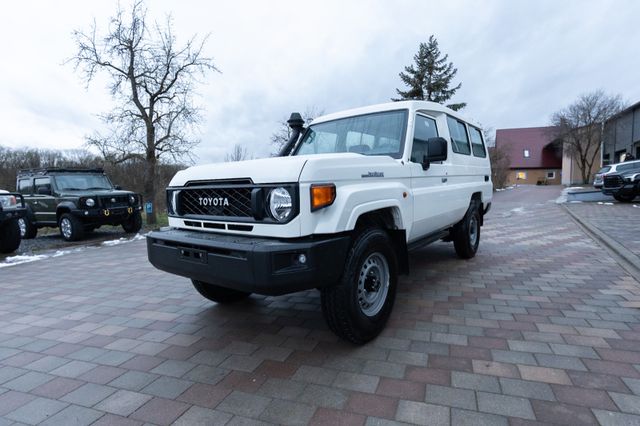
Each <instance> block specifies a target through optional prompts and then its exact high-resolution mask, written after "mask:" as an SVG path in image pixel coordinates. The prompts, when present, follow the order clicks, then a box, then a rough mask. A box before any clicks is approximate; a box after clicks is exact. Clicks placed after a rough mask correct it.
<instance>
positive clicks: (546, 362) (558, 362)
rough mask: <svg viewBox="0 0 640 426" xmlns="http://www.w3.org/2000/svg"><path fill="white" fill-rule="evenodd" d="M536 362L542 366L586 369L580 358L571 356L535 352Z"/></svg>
mask: <svg viewBox="0 0 640 426" xmlns="http://www.w3.org/2000/svg"><path fill="white" fill-rule="evenodd" d="M535 356H536V360H538V364H539V365H540V366H542V367H552V368H562V369H566V370H576V371H587V367H586V366H585V365H584V363H583V362H582V361H581V360H580V358H577V357H573V356H562V355H549V354H535Z"/></svg>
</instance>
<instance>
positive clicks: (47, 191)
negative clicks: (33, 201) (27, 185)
mask: <svg viewBox="0 0 640 426" xmlns="http://www.w3.org/2000/svg"><path fill="white" fill-rule="evenodd" d="M38 195H51V187H50V186H41V187H39V188H38Z"/></svg>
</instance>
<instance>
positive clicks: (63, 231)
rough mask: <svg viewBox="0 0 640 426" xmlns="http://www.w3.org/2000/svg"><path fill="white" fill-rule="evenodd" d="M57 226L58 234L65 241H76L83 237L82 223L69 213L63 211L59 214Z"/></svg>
mask: <svg viewBox="0 0 640 426" xmlns="http://www.w3.org/2000/svg"><path fill="white" fill-rule="evenodd" d="M67 226H69V228H67ZM58 227H59V228H60V235H61V236H62V238H64V239H65V240H66V241H78V240H81V239H82V238H83V237H84V224H83V223H82V222H81V221H80V219H78V218H77V217H75V216H74V215H72V214H70V213H64V214H63V215H62V216H60V220H59V221H58Z"/></svg>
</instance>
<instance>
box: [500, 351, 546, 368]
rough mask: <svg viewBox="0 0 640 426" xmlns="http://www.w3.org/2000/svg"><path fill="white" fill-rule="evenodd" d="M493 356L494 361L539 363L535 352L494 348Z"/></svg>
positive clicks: (525, 363) (526, 363)
mask: <svg viewBox="0 0 640 426" xmlns="http://www.w3.org/2000/svg"><path fill="white" fill-rule="evenodd" d="M491 356H492V357H493V360H494V361H498V362H508V363H511V364H524V365H537V363H536V359H535V358H534V357H533V354H530V353H527V352H519V351H505V350H502V349H492V350H491Z"/></svg>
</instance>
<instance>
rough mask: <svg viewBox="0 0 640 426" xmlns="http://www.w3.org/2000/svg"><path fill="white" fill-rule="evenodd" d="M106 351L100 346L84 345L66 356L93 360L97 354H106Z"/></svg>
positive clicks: (80, 359) (81, 359)
mask: <svg viewBox="0 0 640 426" xmlns="http://www.w3.org/2000/svg"><path fill="white" fill-rule="evenodd" d="M107 352H108V351H107V350H105V349H102V348H92V347H84V348H82V349H80V350H77V351H75V352H73V353H70V354H69V355H67V358H71V359H75V360H77V361H87V362H89V361H93V360H94V359H96V358H98V357H99V356H102V355H104V354H106V353H107Z"/></svg>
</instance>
